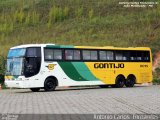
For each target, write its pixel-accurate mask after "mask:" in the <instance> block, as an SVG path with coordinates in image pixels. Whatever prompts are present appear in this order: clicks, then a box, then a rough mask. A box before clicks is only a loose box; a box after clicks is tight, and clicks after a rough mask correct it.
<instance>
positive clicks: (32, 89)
mask: <svg viewBox="0 0 160 120" xmlns="http://www.w3.org/2000/svg"><path fill="white" fill-rule="evenodd" d="M30 90H31V91H32V92H38V91H39V90H40V88H30Z"/></svg>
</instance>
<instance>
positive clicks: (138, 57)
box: [137, 51, 142, 61]
mask: <svg viewBox="0 0 160 120" xmlns="http://www.w3.org/2000/svg"><path fill="white" fill-rule="evenodd" d="M137 60H138V61H142V51H137Z"/></svg>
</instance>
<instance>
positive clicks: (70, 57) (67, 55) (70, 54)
mask: <svg viewBox="0 0 160 120" xmlns="http://www.w3.org/2000/svg"><path fill="white" fill-rule="evenodd" d="M65 60H73V50H65Z"/></svg>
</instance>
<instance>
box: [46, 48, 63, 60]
mask: <svg viewBox="0 0 160 120" xmlns="http://www.w3.org/2000/svg"><path fill="white" fill-rule="evenodd" d="M44 59H45V60H46V61H47V60H48V61H52V60H62V50H58V49H44Z"/></svg>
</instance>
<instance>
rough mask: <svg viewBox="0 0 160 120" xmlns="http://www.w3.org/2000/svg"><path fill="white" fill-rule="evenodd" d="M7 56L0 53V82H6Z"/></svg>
mask: <svg viewBox="0 0 160 120" xmlns="http://www.w3.org/2000/svg"><path fill="white" fill-rule="evenodd" d="M4 74H5V58H4V57H3V56H1V55H0V84H3V83H4Z"/></svg>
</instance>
